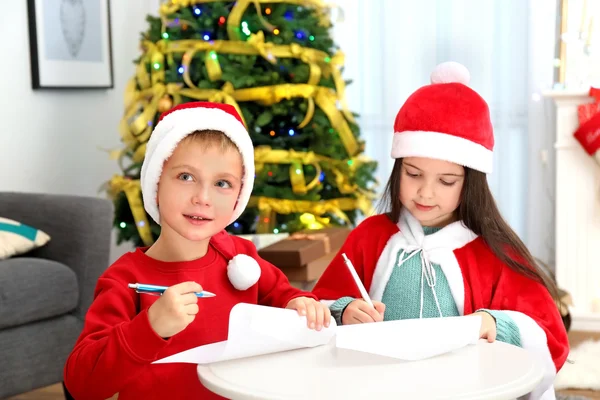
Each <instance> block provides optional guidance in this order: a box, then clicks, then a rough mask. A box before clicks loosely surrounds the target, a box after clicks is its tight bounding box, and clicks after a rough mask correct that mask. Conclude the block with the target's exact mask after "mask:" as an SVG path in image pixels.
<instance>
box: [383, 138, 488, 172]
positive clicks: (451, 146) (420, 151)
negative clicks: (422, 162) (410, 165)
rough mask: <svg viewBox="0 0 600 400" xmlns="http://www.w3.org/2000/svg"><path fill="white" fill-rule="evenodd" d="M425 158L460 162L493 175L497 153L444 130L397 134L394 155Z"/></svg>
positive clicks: (393, 142) (393, 156)
mask: <svg viewBox="0 0 600 400" xmlns="http://www.w3.org/2000/svg"><path fill="white" fill-rule="evenodd" d="M404 157H425V158H434V159H439V160H444V161H449V162H453V163H455V164H460V165H463V166H465V167H469V168H473V169H476V170H478V171H481V172H484V173H486V174H489V173H490V172H492V167H493V164H494V158H493V152H492V151H491V150H488V149H486V148H485V147H483V146H482V145H480V144H478V143H475V142H472V141H470V140H468V139H464V138H462V137H458V136H453V135H450V134H447V133H441V132H426V131H406V132H397V133H394V139H393V141H392V158H404Z"/></svg>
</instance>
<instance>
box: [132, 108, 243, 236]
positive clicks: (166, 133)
mask: <svg viewBox="0 0 600 400" xmlns="http://www.w3.org/2000/svg"><path fill="white" fill-rule="evenodd" d="M205 129H210V130H216V131H221V132H223V133H224V134H225V135H227V137H229V139H231V141H232V142H233V143H234V144H235V145H236V146H237V148H238V150H239V152H240V154H241V155H242V162H243V164H244V176H243V177H242V188H241V190H240V195H239V198H238V201H237V203H236V205H235V209H234V212H233V215H232V217H231V221H229V223H233V222H234V221H235V220H236V219H238V217H239V216H240V215H241V214H242V212H243V211H244V209H245V208H246V205H247V204H248V200H250V194H251V193H252V187H253V185H254V146H253V145H252V140H251V139H250V135H249V134H248V131H247V130H246V128H245V127H244V124H243V122H242V118H241V117H240V115H239V114H238V112H237V111H236V109H235V107H233V106H230V105H228V104H220V103H209V102H191V103H184V104H180V105H178V106H176V107H173V108H172V109H170V110H169V111H167V112H165V113H163V114H162V115H161V116H160V119H159V121H158V124H156V127H155V128H154V131H153V132H152V135H151V136H150V140H149V141H148V144H147V147H146V155H145V158H144V163H143V164H142V170H141V176H140V183H141V186H142V198H143V200H144V208H145V209H146V211H147V212H148V214H150V216H151V217H152V219H153V220H154V221H156V223H157V224H159V225H160V214H159V212H158V202H157V191H158V181H159V180H160V175H161V173H162V169H163V164H164V163H165V161H166V160H167V159H168V158H169V157H170V156H171V154H172V153H173V151H174V150H175V148H176V147H177V144H178V143H179V142H180V141H181V140H182V139H183V138H185V137H186V136H188V135H190V134H191V133H193V132H195V131H200V130H205Z"/></svg>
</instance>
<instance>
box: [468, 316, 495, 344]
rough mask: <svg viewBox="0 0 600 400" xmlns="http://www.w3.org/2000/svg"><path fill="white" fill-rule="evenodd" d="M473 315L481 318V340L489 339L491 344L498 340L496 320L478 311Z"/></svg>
mask: <svg viewBox="0 0 600 400" xmlns="http://www.w3.org/2000/svg"><path fill="white" fill-rule="evenodd" d="M471 315H479V316H480V317H481V328H480V329H479V338H480V339H487V341H488V342H489V343H492V342H494V341H495V340H496V320H495V319H494V317H492V316H491V315H490V314H489V313H487V312H485V311H477V312H475V313H473V314H471Z"/></svg>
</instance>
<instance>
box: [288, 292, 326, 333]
mask: <svg viewBox="0 0 600 400" xmlns="http://www.w3.org/2000/svg"><path fill="white" fill-rule="evenodd" d="M285 308H288V309H291V310H296V311H298V314H299V315H303V316H304V315H305V316H306V324H307V326H308V327H309V328H310V329H316V330H318V331H320V330H321V329H322V328H323V326H325V327H326V328H327V327H328V326H329V323H330V321H331V312H329V307H327V306H326V305H325V304H322V303H320V302H318V301H316V300H315V299H312V298H310V297H296V298H295V299H292V300H290V302H289V303H288V304H287V306H285Z"/></svg>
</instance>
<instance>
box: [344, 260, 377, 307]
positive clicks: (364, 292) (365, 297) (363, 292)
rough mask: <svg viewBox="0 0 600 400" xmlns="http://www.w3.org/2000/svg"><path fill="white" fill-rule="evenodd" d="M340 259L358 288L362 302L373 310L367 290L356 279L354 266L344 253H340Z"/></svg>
mask: <svg viewBox="0 0 600 400" xmlns="http://www.w3.org/2000/svg"><path fill="white" fill-rule="evenodd" d="M342 257H344V263H345V264H346V267H348V269H349V270H350V273H351V274H352V278H354V282H355V283H356V286H358V290H360V294H361V296H362V298H363V300H364V301H366V302H367V303H368V304H369V305H370V306H371V307H373V308H375V306H374V305H373V302H372V301H371V298H370V297H369V294H368V293H367V289H365V287H364V286H363V284H362V282H361V280H360V278H359V277H358V274H357V273H356V270H355V269H354V265H352V262H351V261H350V260H349V259H348V257H347V256H346V253H342Z"/></svg>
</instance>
